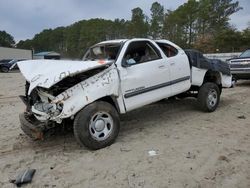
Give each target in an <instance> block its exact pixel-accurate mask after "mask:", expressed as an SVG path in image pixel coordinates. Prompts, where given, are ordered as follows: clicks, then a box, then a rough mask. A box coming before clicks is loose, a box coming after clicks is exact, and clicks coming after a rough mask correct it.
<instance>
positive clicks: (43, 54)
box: [33, 51, 61, 59]
mask: <svg viewBox="0 0 250 188" xmlns="http://www.w3.org/2000/svg"><path fill="white" fill-rule="evenodd" d="M33 58H34V59H60V58H61V55H60V54H59V53H57V52H53V51H51V52H40V53H36V54H34V55H33Z"/></svg>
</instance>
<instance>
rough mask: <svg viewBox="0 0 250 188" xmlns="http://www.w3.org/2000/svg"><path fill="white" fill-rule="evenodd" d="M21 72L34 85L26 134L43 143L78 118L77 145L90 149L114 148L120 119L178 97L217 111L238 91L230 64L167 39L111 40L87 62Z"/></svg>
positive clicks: (43, 63)
mask: <svg viewBox="0 0 250 188" xmlns="http://www.w3.org/2000/svg"><path fill="white" fill-rule="evenodd" d="M18 66H19V68H20V70H21V72H22V74H23V76H24V77H25V78H26V80H27V84H26V95H25V96H21V98H22V100H23V101H24V103H25V104H26V106H27V110H26V111H25V112H24V113H21V114H20V121H21V128H22V129H23V131H24V132H25V133H26V134H27V135H29V136H30V137H31V138H34V139H39V138H43V135H44V134H45V133H46V132H47V131H48V130H49V129H51V128H52V127H55V126H60V124H62V123H64V122H65V121H66V120H67V119H71V120H73V121H74V125H73V126H74V134H75V137H76V140H77V141H78V142H79V143H80V144H81V145H84V146H87V147H88V148H90V149H100V148H103V147H106V146H108V145H110V144H112V143H113V142H114V141H115V139H116V137H117V135H118V132H119V127H120V121H119V114H124V113H127V112H128V111H131V110H134V109H136V108H140V107H142V106H144V105H147V104H150V103H153V102H156V101H159V100H162V99H165V98H169V97H172V96H178V95H179V96H184V95H185V96H193V97H196V98H197V99H198V102H199V106H200V108H201V109H202V110H204V111H207V112H213V111H214V110H215V109H216V108H217V106H218V104H219V101H220V95H221V91H222V88H223V87H231V85H232V81H231V80H232V77H231V74H230V69H229V66H228V65H227V64H226V63H223V62H220V61H212V60H208V59H206V58H205V57H203V55H202V54H201V53H199V52H198V51H195V50H187V51H184V50H183V49H181V48H180V47H178V46H177V45H175V44H173V43H172V42H170V41H167V40H157V41H153V40H149V39H130V40H113V41H105V42H101V43H98V44H96V45H94V46H92V47H91V48H89V50H88V51H87V53H86V54H85V55H84V58H83V60H82V61H59V60H31V61H24V62H20V63H18Z"/></svg>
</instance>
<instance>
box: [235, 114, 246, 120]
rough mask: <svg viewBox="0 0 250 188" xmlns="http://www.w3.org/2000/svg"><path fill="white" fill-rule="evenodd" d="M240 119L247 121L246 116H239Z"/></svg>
mask: <svg viewBox="0 0 250 188" xmlns="http://www.w3.org/2000/svg"><path fill="white" fill-rule="evenodd" d="M237 118H238V119H246V116H244V115H242V116H238V117H237Z"/></svg>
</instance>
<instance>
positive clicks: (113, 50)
mask: <svg viewBox="0 0 250 188" xmlns="http://www.w3.org/2000/svg"><path fill="white" fill-rule="evenodd" d="M121 45H122V43H109V44H98V45H95V46H93V47H91V48H89V50H88V51H87V52H86V54H85V55H84V56H83V60H85V61H87V60H91V61H94V60H116V58H117V56H118V53H119V50H120V48H121Z"/></svg>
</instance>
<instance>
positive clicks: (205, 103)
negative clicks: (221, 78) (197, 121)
mask: <svg viewBox="0 0 250 188" xmlns="http://www.w3.org/2000/svg"><path fill="white" fill-rule="evenodd" d="M220 94H221V92H220V89H219V87H218V85H217V84H215V83H212V82H207V83H205V84H203V85H202V86H201V88H200V90H199V93H198V105H199V107H200V109H201V110H203V111H205V112H213V111H215V110H216V108H217V106H218V104H219V102H220Z"/></svg>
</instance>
